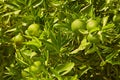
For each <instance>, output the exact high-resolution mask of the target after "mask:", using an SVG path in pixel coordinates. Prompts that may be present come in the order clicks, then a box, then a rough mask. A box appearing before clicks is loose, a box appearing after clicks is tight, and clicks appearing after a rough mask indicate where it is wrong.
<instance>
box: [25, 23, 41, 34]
mask: <svg viewBox="0 0 120 80" xmlns="http://www.w3.org/2000/svg"><path fill="white" fill-rule="evenodd" d="M39 28H40V27H39V25H38V24H35V23H34V24H31V25H30V26H29V27H28V29H27V33H28V34H29V35H31V36H38V35H39V31H40V30H39Z"/></svg>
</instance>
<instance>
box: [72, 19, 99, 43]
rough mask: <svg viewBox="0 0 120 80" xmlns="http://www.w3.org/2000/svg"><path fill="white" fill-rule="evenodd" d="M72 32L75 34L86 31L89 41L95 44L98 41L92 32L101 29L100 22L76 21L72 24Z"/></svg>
mask: <svg viewBox="0 0 120 80" xmlns="http://www.w3.org/2000/svg"><path fill="white" fill-rule="evenodd" d="M71 30H72V31H73V32H76V31H80V32H82V31H86V32H87V39H88V41H90V42H94V41H96V37H95V36H93V34H92V32H94V31H96V30H99V27H98V22H97V21H96V20H94V19H89V20H88V21H87V22H85V21H83V20H81V19H76V20H74V21H73V22H72V23H71Z"/></svg>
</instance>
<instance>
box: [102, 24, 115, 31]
mask: <svg viewBox="0 0 120 80" xmlns="http://www.w3.org/2000/svg"><path fill="white" fill-rule="evenodd" d="M113 27H114V24H113V23H111V24H107V25H106V26H103V27H102V30H108V29H110V28H113Z"/></svg>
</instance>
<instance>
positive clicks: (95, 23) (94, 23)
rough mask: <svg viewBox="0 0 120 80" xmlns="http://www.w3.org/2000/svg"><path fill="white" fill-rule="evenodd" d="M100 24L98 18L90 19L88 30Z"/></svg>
mask: <svg viewBox="0 0 120 80" xmlns="http://www.w3.org/2000/svg"><path fill="white" fill-rule="evenodd" d="M97 26H98V22H97V21H96V20H92V19H91V20H89V21H88V22H87V25H86V28H87V30H88V31H91V30H93V29H95V28H96V27H97Z"/></svg>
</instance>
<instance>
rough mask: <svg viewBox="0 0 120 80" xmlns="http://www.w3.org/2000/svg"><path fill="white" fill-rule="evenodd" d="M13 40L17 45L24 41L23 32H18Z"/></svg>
mask: <svg viewBox="0 0 120 80" xmlns="http://www.w3.org/2000/svg"><path fill="white" fill-rule="evenodd" d="M13 40H14V43H15V44H16V45H21V44H22V42H23V36H22V35H21V34H18V35H16V36H15V37H13Z"/></svg>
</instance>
